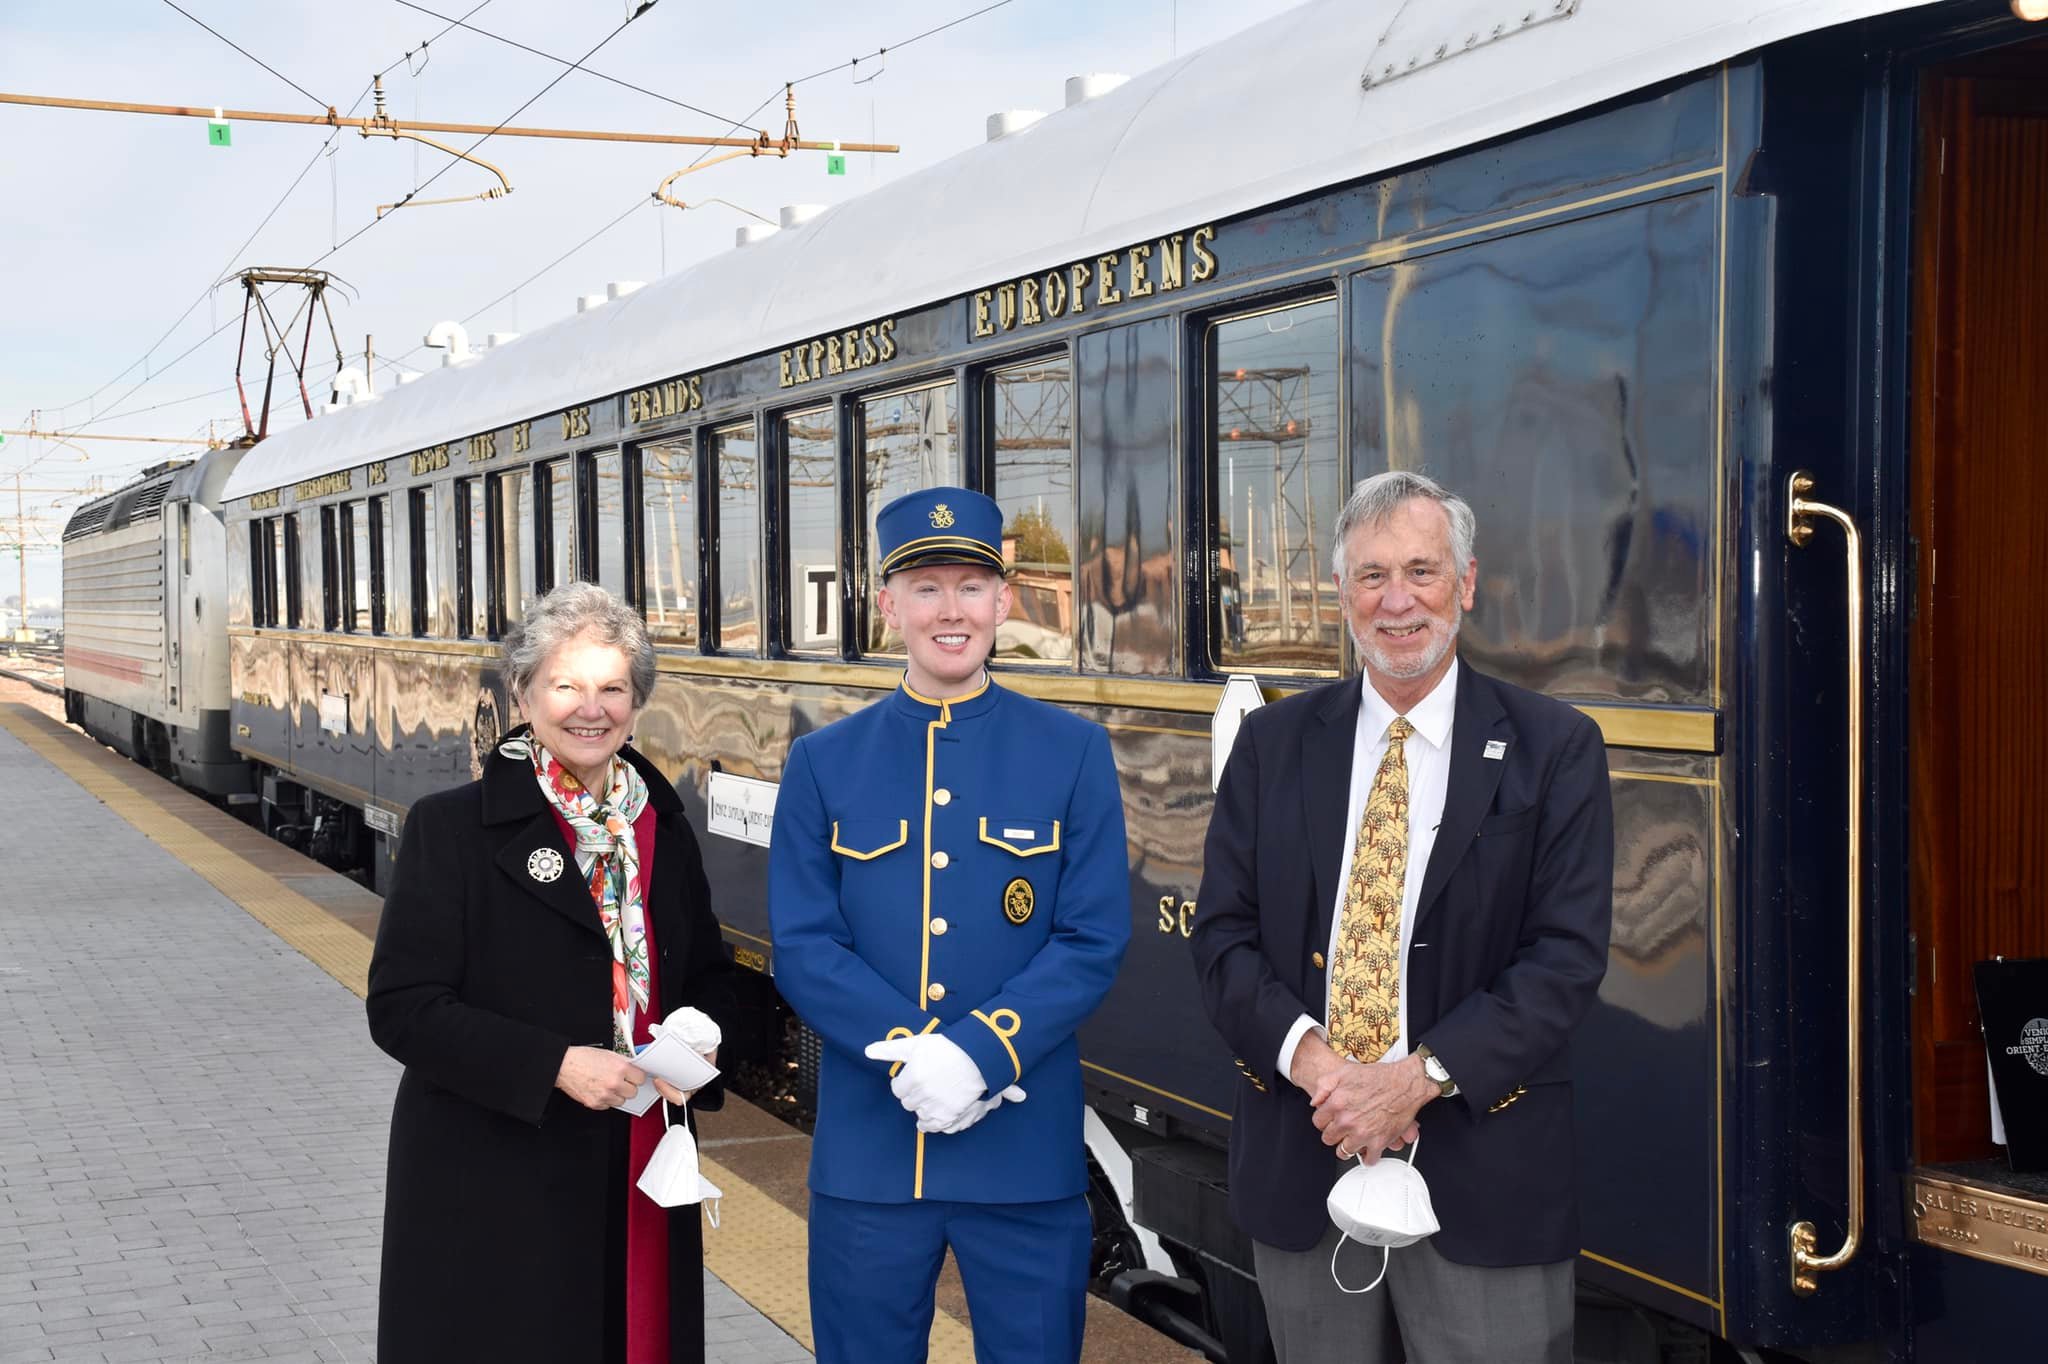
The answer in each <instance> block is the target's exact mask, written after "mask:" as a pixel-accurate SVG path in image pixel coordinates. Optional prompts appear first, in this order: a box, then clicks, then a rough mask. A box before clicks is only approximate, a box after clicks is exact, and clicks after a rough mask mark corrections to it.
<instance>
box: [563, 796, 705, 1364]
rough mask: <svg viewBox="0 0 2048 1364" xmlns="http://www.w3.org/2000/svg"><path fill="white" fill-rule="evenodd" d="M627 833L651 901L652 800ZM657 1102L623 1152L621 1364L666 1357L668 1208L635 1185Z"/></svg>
mask: <svg viewBox="0 0 2048 1364" xmlns="http://www.w3.org/2000/svg"><path fill="white" fill-rule="evenodd" d="M555 822H556V823H558V824H560V825H561V826H562V838H563V841H565V842H566V843H567V844H568V845H569V846H570V847H571V848H574V847H575V846H576V835H575V833H574V832H573V831H571V829H570V828H569V824H568V821H567V820H564V819H563V818H562V816H561V815H560V814H559V813H558V814H556V815H555ZM633 838H634V841H635V842H636V843H638V844H639V848H640V877H639V885H640V903H641V904H643V905H644V904H648V903H650V902H651V899H652V895H651V893H650V891H649V882H650V880H651V879H652V877H653V875H654V806H653V805H652V804H649V805H648V806H647V807H646V808H645V809H643V810H641V812H640V818H638V819H636V820H634V821H633ZM646 927H647V938H646V941H647V997H648V998H649V999H651V1000H657V1001H658V1000H660V998H661V978H660V976H659V974H658V971H659V969H660V968H659V966H658V965H657V963H658V962H659V961H660V956H661V954H660V953H659V952H658V951H657V950H656V947H655V942H654V917H653V916H652V915H648V916H647V919H646ZM659 1017H660V1016H659V1015H657V1014H654V1013H652V1012H649V1013H643V1014H641V1015H640V1016H638V1017H637V1018H635V1019H634V1020H633V1043H634V1045H635V1046H638V1045H640V1044H642V1043H646V1042H652V1041H653V1040H654V1034H653V1032H652V1031H651V1030H650V1024H652V1023H654V1022H657V1021H659ZM663 1107H665V1105H663V1104H659V1103H657V1104H655V1106H654V1107H652V1108H650V1109H648V1110H647V1111H646V1112H645V1113H642V1114H641V1115H640V1116H639V1117H637V1118H632V1119H630V1120H629V1121H631V1123H632V1124H633V1126H632V1130H631V1134H630V1138H629V1145H628V1148H627V1155H626V1364H665V1362H666V1361H667V1359H668V1357H669V1341H668V1218H669V1210H668V1209H667V1208H664V1207H662V1206H661V1205H660V1204H659V1203H656V1202H655V1201H654V1200H653V1199H651V1198H649V1197H648V1196H647V1195H646V1194H644V1193H641V1192H640V1189H639V1181H640V1172H641V1171H642V1170H645V1169H646V1168H647V1162H648V1161H649V1160H650V1159H652V1158H653V1156H654V1148H655V1146H656V1145H657V1144H658V1143H659V1142H660V1141H661V1135H662V1132H663V1130H664V1129H663V1128H662V1125H661V1113H662V1109H663ZM671 1121H680V1119H672V1120H671Z"/></svg>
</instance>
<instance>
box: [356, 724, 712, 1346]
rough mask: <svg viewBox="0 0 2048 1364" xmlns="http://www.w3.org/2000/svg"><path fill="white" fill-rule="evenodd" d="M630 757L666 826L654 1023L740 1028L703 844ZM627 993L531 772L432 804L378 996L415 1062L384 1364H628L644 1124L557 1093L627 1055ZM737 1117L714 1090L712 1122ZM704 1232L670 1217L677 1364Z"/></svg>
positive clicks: (400, 868)
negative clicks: (635, 1154) (572, 1067)
mask: <svg viewBox="0 0 2048 1364" xmlns="http://www.w3.org/2000/svg"><path fill="white" fill-rule="evenodd" d="M621 756H623V757H624V758H625V759H626V760H627V761H628V762H631V763H632V764H633V766H634V767H636V768H637V769H639V772H640V775H641V776H642V777H643V778H645V779H646V782H647V791H648V799H649V802H650V803H651V804H652V805H653V807H654V810H655V814H656V821H657V825H656V832H655V837H654V867H653V873H652V877H651V879H650V881H649V883H648V898H647V914H648V917H649V919H650V921H651V923H652V926H653V933H654V945H655V950H656V951H657V953H658V954H659V957H658V962H657V971H656V975H657V986H658V988H659V992H660V998H659V1000H658V1001H656V1003H655V1006H654V1008H653V1010H652V1013H653V1014H654V1016H655V1017H657V1018H658V1017H663V1016H666V1015H667V1013H668V1012H669V1011H670V1010H672V1009H675V1008H678V1007H680V1006H682V1005H684V1004H692V1005H695V1006H696V1007H698V1008H700V1009H703V1010H704V1011H705V1012H706V1013H708V1014H710V1015H711V1016H712V1017H713V1018H714V1019H717V1020H718V1021H719V1022H720V1023H721V1025H725V1024H726V1022H727V1015H728V1013H729V1009H730V1002H731V997H732V994H731V977H730V975H729V972H730V970H731V969H732V968H731V967H730V966H729V964H728V959H727V954H726V951H725V947H724V944H723V941H722V939H721V935H720V933H719V928H718V921H717V919H716V918H715V917H713V915H712V912H711V897H710V890H709V887H708V885H707V884H706V881H705V877H704V864H703V861H702V859H701V858H700V856H699V854H698V850H697V839H696V836H695V834H693V833H692V832H691V830H690V826H689V824H688V822H687V821H686V820H685V819H684V817H683V805H682V801H681V799H680V798H678V797H677V795H676V793H675V788H674V787H672V786H671V785H669V783H668V780H667V779H666V778H665V777H663V776H662V775H661V773H660V772H659V771H658V770H656V768H655V767H654V765H653V764H652V763H649V762H648V761H647V760H646V759H644V758H642V757H641V756H640V755H639V754H637V753H635V752H633V750H632V749H630V748H628V749H625V750H623V752H622V755H621ZM542 849H551V850H552V851H553V852H554V853H555V854H557V855H558V857H559V858H560V861H559V862H556V863H554V865H556V866H559V867H560V868H562V874H561V875H558V876H556V877H555V879H553V880H551V881H544V880H541V879H540V878H539V877H536V876H535V875H533V874H532V873H531V872H530V871H529V865H530V864H529V858H531V857H532V856H533V854H534V853H536V852H538V851H540V850H542ZM547 862H548V859H546V858H542V859H539V861H538V862H536V863H533V864H532V865H534V866H539V867H544V866H545V865H546V864H547ZM611 978H612V957H611V949H610V946H609V945H608V943H607V942H606V939H605V936H604V931H603V929H602V927H601V926H600V924H599V922H598V916H597V910H596V908H595V907H594V906H593V905H592V904H591V900H590V892H589V889H588V887H587V884H586V883H585V881H584V880H583V879H582V878H581V877H579V876H578V875H577V872H576V859H575V857H574V856H573V854H572V852H571V850H570V848H569V846H568V844H567V843H565V842H564V840H563V838H562V831H561V826H560V825H559V824H558V823H557V822H556V819H555V815H554V811H553V809H552V807H551V806H550V805H549V804H548V802H547V799H546V797H544V796H543V795H542V794H541V790H540V785H539V783H538V782H537V781H536V780H535V779H534V775H533V768H532V765H531V764H530V763H528V762H527V760H525V759H524V758H511V757H507V756H504V755H502V754H500V753H497V752H495V751H494V752H493V753H492V754H491V757H490V759H489V761H488V762H487V763H486V765H485V769H484V776H483V780H482V781H479V782H472V783H470V784H469V785H467V786H463V787H460V788H457V789H456V790H452V791H442V792H438V793H436V794H434V795H431V796H428V797H427V798H425V799H424V800H421V801H420V802H419V803H418V804H416V805H414V806H413V807H412V809H411V811H410V812H409V813H408V815H407V818H406V822H405V835H404V838H403V840H402V841H401V843H400V846H399V852H398V865H397V869H396V872H395V874H394V876H393V880H392V884H391V893H390V895H389V896H388V897H387V898H386V899H385V902H384V915H383V919H382V921H381V922H380V923H379V925H378V928H377V945H376V950H375V953H374V954H373V955H372V957H371V959H370V989H369V996H368V1003H369V1016H370V1035H371V1037H372V1038H374V1039H375V1040H376V1043H377V1045H378V1046H380V1047H382V1048H383V1049H384V1050H385V1051H387V1052H389V1053H390V1054H391V1055H392V1056H394V1057H396V1058H397V1059H398V1060H399V1061H401V1062H403V1063H404V1065H405V1074H404V1077H403V1078H402V1079H400V1081H399V1083H398V1097H397V1100H396V1102H395V1103H394V1105H393V1107H392V1112H391V1155H390V1167H389V1178H388V1184H387V1187H386V1190H385V1202H384V1268H383V1280H382V1288H381V1297H380V1302H379V1309H378V1318H377V1357H378V1358H379V1359H380V1360H382V1361H383V1364H410V1361H414V1360H419V1361H433V1362H434V1364H446V1361H449V1360H459V1359H477V1360H483V1359H489V1360H511V1361H518V1360H534V1361H547V1362H548V1364H573V1362H574V1361H585V1360H587V1361H591V1364H605V1362H606V1361H608V1360H616V1359H619V1358H621V1357H622V1356H621V1354H620V1351H621V1349H622V1341H623V1311H624V1305H623V1304H624V1298H623V1293H622V1291H621V1287H620V1285H621V1284H622V1282H623V1275H624V1262H623V1253H624V1250H623V1248H624V1225H625V1213H624V1209H625V1198H626V1143H627V1125H628V1122H629V1119H628V1117H627V1115H626V1114H625V1113H623V1112H618V1111H612V1112H605V1113H598V1112H593V1111H591V1110H590V1109H587V1108H584V1107H583V1106H582V1105H580V1104H578V1103H576V1102H575V1101H574V1100H572V1099H570V1098H569V1096H568V1095H566V1094H564V1093H562V1092H561V1091H560V1090H558V1089H556V1088H555V1076H556V1074H557V1073H558V1072H559V1069H560V1066H561V1062H562V1054H563V1052H564V1051H565V1050H566V1049H567V1048H568V1047H569V1046H571V1045H572V1044H577V1043H584V1044H589V1045H594V1046H608V1045H610V1039H611V1032H612V1015H611ZM707 1100H708V1102H707ZM720 1100H721V1096H720V1095H719V1094H718V1093H717V1092H716V1090H715V1088H714V1089H709V1090H706V1091H704V1092H702V1093H700V1094H699V1095H698V1096H697V1098H696V1099H695V1100H693V1101H692V1106H693V1107H697V1108H713V1107H716V1106H717V1105H718V1103H719V1102H720ZM636 1196H638V1195H636ZM699 1215H700V1214H699V1212H698V1209H697V1208H696V1207H695V1206H694V1205H691V1206H684V1207H681V1208H678V1209H675V1210H674V1211H672V1212H671V1213H670V1215H669V1280H670V1294H669V1300H670V1321H671V1329H670V1336H671V1347H672V1348H671V1357H672V1358H673V1359H674V1360H676V1361H679V1362H680V1361H696V1360H701V1359H702V1358H703V1354H704V1309H703V1269H702V1264H703V1239H702V1238H703V1233H702V1230H701V1228H700V1226H699V1223H698V1218H699Z"/></svg>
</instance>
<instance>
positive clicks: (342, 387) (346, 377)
mask: <svg viewBox="0 0 2048 1364" xmlns="http://www.w3.org/2000/svg"><path fill="white" fill-rule="evenodd" d="M375 396H376V395H375V394H373V393H371V392H370V379H369V376H368V375H366V374H364V373H363V372H362V371H361V370H359V369H357V368H356V367H355V366H354V365H348V366H346V367H344V368H342V369H340V370H338V371H336V373H335V376H334V394H333V396H332V397H331V398H330V399H329V400H328V403H327V410H328V411H329V412H334V411H338V410H339V409H341V408H344V407H347V406H348V405H349V404H351V403H366V402H369V401H370V400H371V399H372V398H374V397H375Z"/></svg>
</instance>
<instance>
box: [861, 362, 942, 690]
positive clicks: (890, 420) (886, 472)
mask: <svg viewBox="0 0 2048 1364" xmlns="http://www.w3.org/2000/svg"><path fill="white" fill-rule="evenodd" d="M859 467H860V471H861V489H860V492H861V505H862V507H863V508H864V510H863V511H862V513H861V515H862V527H863V531H864V534H865V536H866V547H865V549H864V550H863V552H862V553H863V558H864V560H865V563H866V569H867V583H866V584H865V586H864V588H863V591H862V594H861V595H862V602H861V609H862V610H863V611H864V612H866V613H867V616H868V628H867V648H868V650H869V652H871V653H901V652H902V651H903V637H902V636H901V635H899V634H897V633H896V632H895V631H894V630H891V629H890V628H889V627H888V625H887V624H886V623H885V622H884V621H883V620H882V613H881V611H880V610H878V609H877V608H876V607H875V604H874V593H875V589H877V588H879V587H880V586H881V585H882V576H881V556H880V555H879V554H878V553H877V551H876V547H875V517H876V516H877V515H878V514H880V512H881V510H882V508H884V507H886V506H888V505H889V503H890V502H891V501H892V500H893V499H895V498H898V497H901V496H902V495H903V494H904V493H908V492H915V491H916V490H917V489H919V488H929V487H931V486H933V485H934V484H941V483H945V484H958V483H960V481H961V475H960V395H959V392H958V390H957V389H956V388H955V387H954V386H953V384H952V383H950V382H948V383H943V384H935V385H932V386H931V387H928V388H914V389H910V390H908V391H907V392H902V393H886V394H883V395H882V396H881V397H878V398H869V399H867V400H865V401H864V402H862V403H861V405H860V456H859Z"/></svg>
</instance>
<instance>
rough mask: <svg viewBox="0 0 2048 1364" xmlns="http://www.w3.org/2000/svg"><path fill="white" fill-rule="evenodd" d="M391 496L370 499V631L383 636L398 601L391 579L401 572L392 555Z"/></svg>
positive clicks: (388, 630) (386, 633) (388, 632)
mask: <svg viewBox="0 0 2048 1364" xmlns="http://www.w3.org/2000/svg"><path fill="white" fill-rule="evenodd" d="M392 534H393V532H392V529H391V497H390V495H389V494H388V493H384V494H379V495H378V496H376V497H373V498H371V499H370V540H371V543H372V545H373V546H374V548H373V549H372V550H371V552H370V628H371V629H372V630H375V631H376V632H377V633H378V634H380V635H388V634H390V633H392V630H391V616H392V610H391V603H392V602H393V601H395V600H396V599H397V597H396V594H395V593H394V592H393V591H392V587H391V580H392V578H393V577H394V576H395V575H396V574H397V572H398V559H397V558H396V556H394V555H393V554H392V552H391V546H392Z"/></svg>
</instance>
